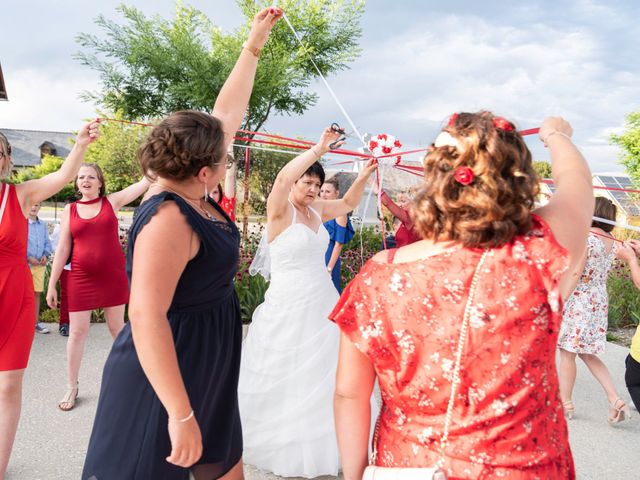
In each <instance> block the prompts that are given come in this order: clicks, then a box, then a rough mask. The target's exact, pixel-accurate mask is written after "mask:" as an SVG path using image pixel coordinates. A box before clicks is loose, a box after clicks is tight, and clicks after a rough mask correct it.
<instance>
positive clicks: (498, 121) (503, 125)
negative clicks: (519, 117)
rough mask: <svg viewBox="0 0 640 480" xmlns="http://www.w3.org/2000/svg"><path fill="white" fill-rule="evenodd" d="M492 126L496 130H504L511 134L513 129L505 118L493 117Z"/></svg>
mask: <svg viewBox="0 0 640 480" xmlns="http://www.w3.org/2000/svg"><path fill="white" fill-rule="evenodd" d="M493 126H494V127H496V128H497V129H498V130H504V131H505V132H513V130H514V128H513V125H511V122H510V121H509V120H507V119H506V118H502V117H493Z"/></svg>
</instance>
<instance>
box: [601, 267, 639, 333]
mask: <svg viewBox="0 0 640 480" xmlns="http://www.w3.org/2000/svg"><path fill="white" fill-rule="evenodd" d="M607 293H608V294H609V327H611V328H624V327H631V326H635V325H638V323H640V291H638V289H637V288H636V286H635V285H634V284H633V281H632V280H631V273H630V271H629V267H628V266H627V265H626V264H625V263H623V262H620V261H618V260H616V261H615V262H614V265H613V268H612V269H611V273H610V274H609V279H608V281H607Z"/></svg>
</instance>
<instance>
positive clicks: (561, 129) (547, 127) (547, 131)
mask: <svg viewBox="0 0 640 480" xmlns="http://www.w3.org/2000/svg"><path fill="white" fill-rule="evenodd" d="M538 134H539V136H540V140H542V142H543V143H544V144H545V145H546V144H547V142H548V141H549V138H550V137H551V136H552V135H554V134H558V135H559V136H562V137H566V138H568V139H571V136H572V135H573V128H572V127H571V124H570V123H569V122H567V121H566V120H565V119H564V118H562V117H547V118H545V119H544V121H543V122H542V125H540V131H539V133H538Z"/></svg>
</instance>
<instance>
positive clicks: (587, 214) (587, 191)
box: [536, 117, 595, 272]
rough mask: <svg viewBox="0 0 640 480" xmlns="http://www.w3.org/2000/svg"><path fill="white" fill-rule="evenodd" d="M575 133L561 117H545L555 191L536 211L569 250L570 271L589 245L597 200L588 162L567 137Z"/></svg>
mask: <svg viewBox="0 0 640 480" xmlns="http://www.w3.org/2000/svg"><path fill="white" fill-rule="evenodd" d="M553 132H557V133H553ZM572 134H573V129H572V128H571V125H569V124H568V123H567V122H566V121H565V120H563V119H562V118H559V117H549V118H546V119H545V120H544V122H543V123H542V126H541V127H540V138H541V139H543V140H544V141H545V143H546V144H547V146H548V147H549V153H550V154H551V170H552V175H553V183H554V184H555V186H556V192H555V193H554V195H553V196H552V197H551V200H550V201H549V203H548V204H547V205H545V206H544V207H542V208H539V209H538V210H537V212H536V213H538V215H540V216H541V217H542V218H543V219H544V220H545V221H546V222H547V223H548V224H549V226H550V227H551V230H552V231H553V234H554V235H555V237H556V239H557V240H558V242H559V243H560V245H562V246H563V247H564V248H566V249H567V250H568V251H569V255H570V267H569V272H571V271H575V269H576V267H577V266H578V265H579V262H580V260H581V258H582V255H583V252H584V250H585V248H586V245H587V242H586V239H587V235H588V233H589V227H590V226H591V217H592V215H593V208H594V202H595V200H594V197H593V186H592V184H591V172H590V171H589V166H588V165H587V162H586V161H585V159H584V157H583V156H582V154H581V153H580V151H579V150H578V149H577V148H576V146H575V145H574V144H573V142H572V141H571V140H570V138H567V137H570V136H571V135H572ZM565 135H566V136H565Z"/></svg>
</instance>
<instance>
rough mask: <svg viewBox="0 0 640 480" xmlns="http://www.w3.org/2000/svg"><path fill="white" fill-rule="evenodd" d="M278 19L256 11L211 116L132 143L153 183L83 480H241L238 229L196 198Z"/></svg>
mask: <svg viewBox="0 0 640 480" xmlns="http://www.w3.org/2000/svg"><path fill="white" fill-rule="evenodd" d="M280 16H281V11H280V10H278V9H265V10H263V11H262V12H260V13H259V14H258V15H256V18H255V19H254V23H253V28H252V30H251V33H250V34H249V39H248V40H247V42H246V43H245V45H244V47H243V50H242V53H241V54H240V58H239V59H238V61H237V63H236V66H235V67H234V69H233V71H232V72H231V74H230V76H229V78H228V80H227V82H226V83H225V85H224V86H223V88H222V90H221V91H220V94H219V95H218V98H217V99H216V104H215V106H214V108H213V114H212V115H209V114H206V113H202V112H195V111H183V112H176V113H173V114H171V115H170V116H168V117H167V118H166V119H164V120H163V121H162V122H161V123H160V124H159V125H158V126H156V127H155V128H154V129H153V130H152V132H151V133H150V135H149V137H148V138H147V140H146V142H145V143H144V145H143V146H142V147H141V148H140V151H139V153H138V157H139V160H140V164H141V167H142V169H143V171H145V172H148V174H149V175H153V177H154V179H155V180H156V183H155V184H154V185H152V186H151V187H150V189H149V192H148V193H147V196H146V198H145V201H144V202H143V203H142V205H141V206H140V208H139V209H138V210H137V212H136V215H135V218H134V223H133V225H132V227H131V230H130V234H129V245H128V252H127V273H128V275H129V279H130V284H131V295H130V303H129V318H130V322H129V323H128V324H127V325H126V326H125V328H124V329H123V330H122V331H121V333H120V335H119V336H118V338H117V339H116V341H115V343H114V345H113V348H112V350H111V353H110V354H109V358H108V359H107V363H106V364H105V368H104V374H103V378H102V387H101V391H100V399H99V403H98V409H97V412H96V419H95V422H94V426H93V431H92V434H91V439H90V442H89V449H88V452H87V457H86V460H85V465H84V471H83V474H82V478H83V479H85V480H94V479H95V480H150V479H158V480H160V479H162V480H187V479H188V478H189V475H190V474H191V475H193V477H194V478H195V479H196V480H202V479H206V480H212V479H217V478H220V477H225V479H230V480H235V479H240V478H242V475H243V473H242V458H241V457H242V430H241V425H240V416H239V412H238V398H237V387H238V375H239V368H240V351H241V342H242V325H241V320H240V306H239V303H238V298H237V296H236V294H235V290H234V287H233V278H234V276H235V273H236V269H237V266H238V254H239V253H238V248H239V241H240V236H239V233H238V229H237V228H236V226H235V224H234V223H233V222H231V220H230V219H229V217H228V216H227V215H226V214H225V213H224V211H223V210H222V209H221V208H220V206H219V205H218V204H217V203H215V202H214V201H213V200H211V198H210V197H209V195H208V193H209V192H210V191H211V190H212V189H213V188H214V186H215V185H217V184H218V183H219V182H220V180H221V179H222V177H223V176H224V173H225V163H226V158H227V155H226V152H227V147H228V146H229V144H230V143H231V141H232V139H233V136H234V134H235V132H236V131H237V129H238V128H239V127H240V124H241V122H242V119H243V115H244V112H245V111H246V108H247V104H248V102H249V97H250V95H251V90H252V88H253V79H254V76H255V71H256V66H257V63H258V56H259V53H260V49H261V48H262V46H263V45H264V44H265V43H266V41H267V38H268V35H269V32H270V31H271V28H272V27H273V25H274V24H275V23H276V21H277V20H278V18H280ZM203 193H204V196H203Z"/></svg>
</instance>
